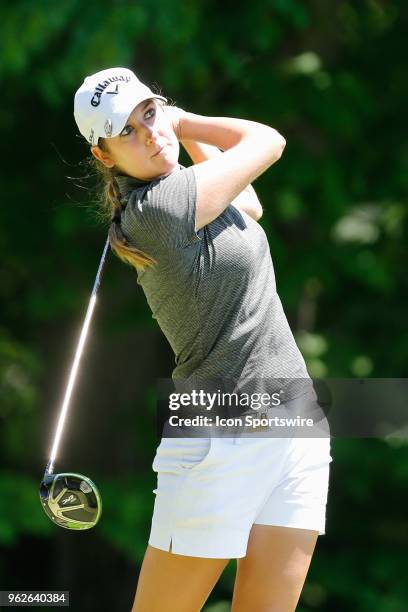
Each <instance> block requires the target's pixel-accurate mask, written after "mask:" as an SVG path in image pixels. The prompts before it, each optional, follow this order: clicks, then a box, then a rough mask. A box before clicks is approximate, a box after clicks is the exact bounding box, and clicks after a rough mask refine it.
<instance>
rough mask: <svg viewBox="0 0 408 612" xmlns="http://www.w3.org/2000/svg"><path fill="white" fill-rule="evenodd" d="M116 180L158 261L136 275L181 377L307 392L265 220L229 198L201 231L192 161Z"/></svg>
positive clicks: (131, 223)
mask: <svg viewBox="0 0 408 612" xmlns="http://www.w3.org/2000/svg"><path fill="white" fill-rule="evenodd" d="M118 184H119V188H120V191H121V194H122V203H123V205H124V206H125V209H124V210H123V212H122V219H121V223H122V229H123V231H124V233H125V234H126V236H127V237H128V239H129V241H130V243H131V244H132V245H134V246H135V247H137V248H138V249H140V250H142V251H144V252H145V253H147V254H149V255H151V256H153V257H154V258H155V259H156V260H157V261H158V264H157V265H156V266H155V267H152V268H146V270H145V271H143V272H141V271H138V273H137V276H138V281H137V282H138V283H139V284H140V285H141V287H142V289H143V291H144V293H145V295H146V298H147V302H148V304H149V306H150V308H151V311H152V317H153V318H155V319H156V320H157V322H158V324H159V326H160V328H161V329H162V331H163V333H164V334H165V336H166V338H167V340H168V341H169V343H170V345H171V347H172V349H173V351H174V355H175V364H176V367H175V369H174V371H173V374H172V378H173V380H174V381H176V380H178V379H183V380H185V379H188V380H191V381H193V380H194V381H197V384H200V382H202V381H206V380H215V379H217V380H219V379H228V380H232V379H234V380H239V381H240V388H242V383H245V381H246V382H249V381H251V389H252V390H253V391H259V392H264V391H268V392H270V393H272V392H276V391H277V390H278V389H279V390H280V391H284V398H285V399H292V398H294V397H298V396H299V395H302V394H303V393H304V392H305V389H304V384H305V379H308V383H307V384H309V383H310V379H309V375H308V372H307V369H306V365H305V362H304V359H303V357H302V355H301V353H300V351H299V349H298V347H297V345H296V343H295V340H294V338H293V335H292V332H291V329H290V327H289V324H288V322H287V319H286V316H285V313H284V311H283V308H282V304H281V301H280V299H279V296H278V294H277V292H276V282H275V274H274V269H273V264H272V259H271V254H270V250H269V244H268V240H267V237H266V235H265V232H264V230H263V229H262V227H261V225H260V224H259V223H257V222H256V221H254V220H253V219H252V218H251V217H250V216H249V215H248V214H246V213H245V212H242V211H240V210H238V209H237V208H236V207H235V206H233V205H229V206H228V207H227V208H226V209H225V210H224V211H223V212H222V213H221V214H220V215H219V216H218V217H217V218H216V219H214V220H213V221H212V222H211V223H209V224H208V225H206V226H205V227H203V228H202V229H200V230H198V231H196V230H195V205H196V180H195V175H194V171H193V168H192V167H189V168H184V167H182V166H180V170H179V171H176V172H173V173H172V174H170V175H168V176H166V177H163V178H160V179H157V180H154V181H152V182H150V183H147V182H143V181H139V180H138V179H132V178H129V177H125V176H119V177H118ZM296 379H297V380H296ZM271 381H272V382H271Z"/></svg>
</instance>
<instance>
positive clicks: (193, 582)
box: [131, 546, 229, 612]
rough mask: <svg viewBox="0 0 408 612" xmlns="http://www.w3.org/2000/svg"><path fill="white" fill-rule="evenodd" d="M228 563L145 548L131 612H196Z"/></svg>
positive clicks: (222, 560)
mask: <svg viewBox="0 0 408 612" xmlns="http://www.w3.org/2000/svg"><path fill="white" fill-rule="evenodd" d="M228 562H229V559H208V558H202V557H187V556H184V555H176V554H173V553H171V552H166V551H164V550H160V549H158V548H154V547H153V546H148V547H147V550H146V553H145V556H144V559H143V564H142V568H141V570H140V575H139V581H138V585H137V590H136V595H135V600H134V603H133V607H132V611H131V612H198V611H199V610H201V609H202V607H203V606H204V604H205V602H206V600H207V598H208V596H209V595H210V593H211V591H212V589H213V588H214V586H215V584H216V582H217V580H218V578H219V577H220V575H221V574H222V571H223V570H224V568H225V567H226V565H227V564H228Z"/></svg>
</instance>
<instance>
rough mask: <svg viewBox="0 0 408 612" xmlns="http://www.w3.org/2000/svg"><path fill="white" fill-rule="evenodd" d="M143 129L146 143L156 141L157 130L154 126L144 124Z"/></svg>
mask: <svg viewBox="0 0 408 612" xmlns="http://www.w3.org/2000/svg"><path fill="white" fill-rule="evenodd" d="M145 130H146V141H147V144H153V143H154V142H156V141H157V138H158V136H159V134H158V132H157V130H155V128H154V127H152V126H150V125H146V126H145Z"/></svg>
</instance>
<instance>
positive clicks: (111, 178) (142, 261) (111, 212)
mask: <svg viewBox="0 0 408 612" xmlns="http://www.w3.org/2000/svg"><path fill="white" fill-rule="evenodd" d="M99 147H100V148H101V149H103V142H99ZM89 161H90V164H92V166H93V167H94V169H95V170H96V172H97V174H98V175H99V176H100V179H101V188H102V189H101V192H100V196H99V200H100V204H101V208H102V210H101V212H100V216H101V217H102V218H103V219H104V220H105V221H106V220H108V221H110V227H109V233H108V235H109V242H110V245H111V248H112V251H113V252H114V253H115V255H117V256H118V257H119V259H121V260H122V261H124V262H125V263H127V264H129V265H131V266H133V267H134V268H136V270H144V269H145V268H146V267H150V266H153V265H154V264H156V263H157V261H156V260H155V259H153V257H150V255H147V254H146V253H143V251H140V250H139V249H137V248H136V247H133V246H131V245H130V244H129V241H128V239H127V237H126V235H125V234H124V232H123V230H122V225H121V212H122V210H123V207H122V204H121V194H120V190H119V185H118V183H117V181H116V174H115V170H114V169H112V168H107V167H106V166H104V165H103V164H102V163H101V162H99V161H98V160H96V159H95V158H94V157H92V160H89Z"/></svg>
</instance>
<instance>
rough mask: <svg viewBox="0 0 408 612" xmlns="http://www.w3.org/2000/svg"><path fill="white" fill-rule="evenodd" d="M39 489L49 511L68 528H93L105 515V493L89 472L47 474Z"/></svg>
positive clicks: (44, 504)
mask: <svg viewBox="0 0 408 612" xmlns="http://www.w3.org/2000/svg"><path fill="white" fill-rule="evenodd" d="M39 493H40V500H41V504H42V507H43V508H44V510H45V512H46V514H47V515H48V516H49V517H50V519H51V520H52V521H53V523H55V524H57V525H59V526H60V527H64V528H65V529H91V527H94V526H95V525H96V523H97V522H98V520H99V518H100V516H101V512H102V500H101V496H100V494H99V491H98V489H97V488H96V486H95V484H94V483H93V482H92V480H90V479H89V478H87V476H82V475H81V474H72V473H64V474H47V475H45V476H44V478H43V480H42V481H41V485H40V491H39Z"/></svg>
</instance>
